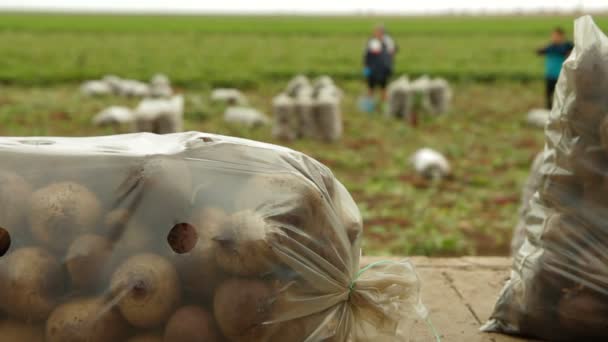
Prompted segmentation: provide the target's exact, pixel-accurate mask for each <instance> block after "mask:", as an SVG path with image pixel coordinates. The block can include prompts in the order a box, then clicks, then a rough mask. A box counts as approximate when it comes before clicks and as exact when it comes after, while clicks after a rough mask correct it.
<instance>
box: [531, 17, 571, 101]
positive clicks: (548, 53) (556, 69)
mask: <svg viewBox="0 0 608 342" xmlns="http://www.w3.org/2000/svg"><path fill="white" fill-rule="evenodd" d="M573 48H574V45H573V44H572V42H569V41H567V40H566V34H565V33H564V30H563V29H562V28H561V27H558V28H556V29H554V30H553V32H551V43H550V44H549V45H547V46H545V47H544V48H542V49H538V50H537V51H536V52H537V53H538V54H539V55H542V56H545V86H546V96H547V108H548V109H551V107H552V106H553V93H554V92H555V86H556V85H557V79H558V78H559V74H560V71H561V70H562V64H564V62H565V61H566V58H568V56H569V55H570V52H571V51H572V49H573Z"/></svg>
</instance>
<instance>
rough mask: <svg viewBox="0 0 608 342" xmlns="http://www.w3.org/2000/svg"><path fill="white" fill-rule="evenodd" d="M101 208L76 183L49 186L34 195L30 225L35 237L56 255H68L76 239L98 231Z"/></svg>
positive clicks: (83, 188)
mask: <svg viewBox="0 0 608 342" xmlns="http://www.w3.org/2000/svg"><path fill="white" fill-rule="evenodd" d="M100 216H101V204H100V202H99V200H98V199H97V197H96V196H95V194H93V193H92V192H91V191H90V190H89V189H87V188H86V187H85V186H83V185H80V184H78V183H74V182H61V183H53V184H50V185H47V186H46V187H44V188H42V189H39V190H37V191H36V192H34V193H33V194H32V198H31V201H30V212H29V216H28V218H29V223H30V229H31V231H32V235H33V237H34V238H35V239H36V240H37V241H38V242H40V243H41V244H43V245H45V246H47V247H48V248H50V249H52V250H53V251H65V250H66V249H67V248H68V247H69V245H70V244H71V243H72V241H74V239H75V238H76V237H77V236H79V235H81V234H83V233H88V232H91V231H93V230H94V229H95V227H96V224H97V222H98V220H99V218H100Z"/></svg>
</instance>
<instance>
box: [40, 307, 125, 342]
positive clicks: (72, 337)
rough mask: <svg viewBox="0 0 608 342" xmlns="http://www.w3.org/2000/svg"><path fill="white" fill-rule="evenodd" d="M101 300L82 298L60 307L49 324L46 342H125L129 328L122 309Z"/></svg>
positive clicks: (50, 318) (49, 320) (52, 315)
mask: <svg viewBox="0 0 608 342" xmlns="http://www.w3.org/2000/svg"><path fill="white" fill-rule="evenodd" d="M109 305H110V304H106V303H104V302H103V301H102V300H101V299H99V298H80V299H74V300H72V301H70V302H68V303H65V304H62V305H60V306H59V307H57V308H56V309H55V310H54V311H53V313H52V314H51V316H50V317H49V319H48V321H47V323H46V342H66V341H70V342H80V341H82V342H98V341H99V342H107V341H123V340H124V339H125V338H126V337H127V336H128V335H129V326H128V324H127V323H126V322H125V320H124V319H123V318H122V316H121V315H120V313H119V312H118V310H116V309H115V308H112V307H111V306H109Z"/></svg>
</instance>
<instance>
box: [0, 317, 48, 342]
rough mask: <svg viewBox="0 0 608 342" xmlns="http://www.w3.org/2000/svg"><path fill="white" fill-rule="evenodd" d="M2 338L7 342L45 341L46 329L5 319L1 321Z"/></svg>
mask: <svg viewBox="0 0 608 342" xmlns="http://www.w3.org/2000/svg"><path fill="white" fill-rule="evenodd" d="M0 340H2V341H7V342H8V341H15V342H18V341H19V342H20V341H23V342H44V329H43V327H42V326H38V325H30V324H26V323H23V322H19V321H14V320H4V321H0Z"/></svg>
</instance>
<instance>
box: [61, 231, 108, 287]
mask: <svg viewBox="0 0 608 342" xmlns="http://www.w3.org/2000/svg"><path fill="white" fill-rule="evenodd" d="M111 255H112V243H111V242H110V240H108V239H107V238H105V237H103V236H100V235H95V234H87V235H82V236H80V237H79V238H77V239H76V240H74V242H73V243H72V244H71V245H70V248H69V249H68V251H67V254H66V257H65V260H66V261H65V262H66V266H67V270H68V276H69V278H70V282H71V284H72V286H73V288H74V289H90V288H94V287H95V286H99V280H101V279H102V276H103V274H102V272H101V270H103V269H104V268H105V267H106V264H107V263H108V262H109V259H110V256H111Z"/></svg>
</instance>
